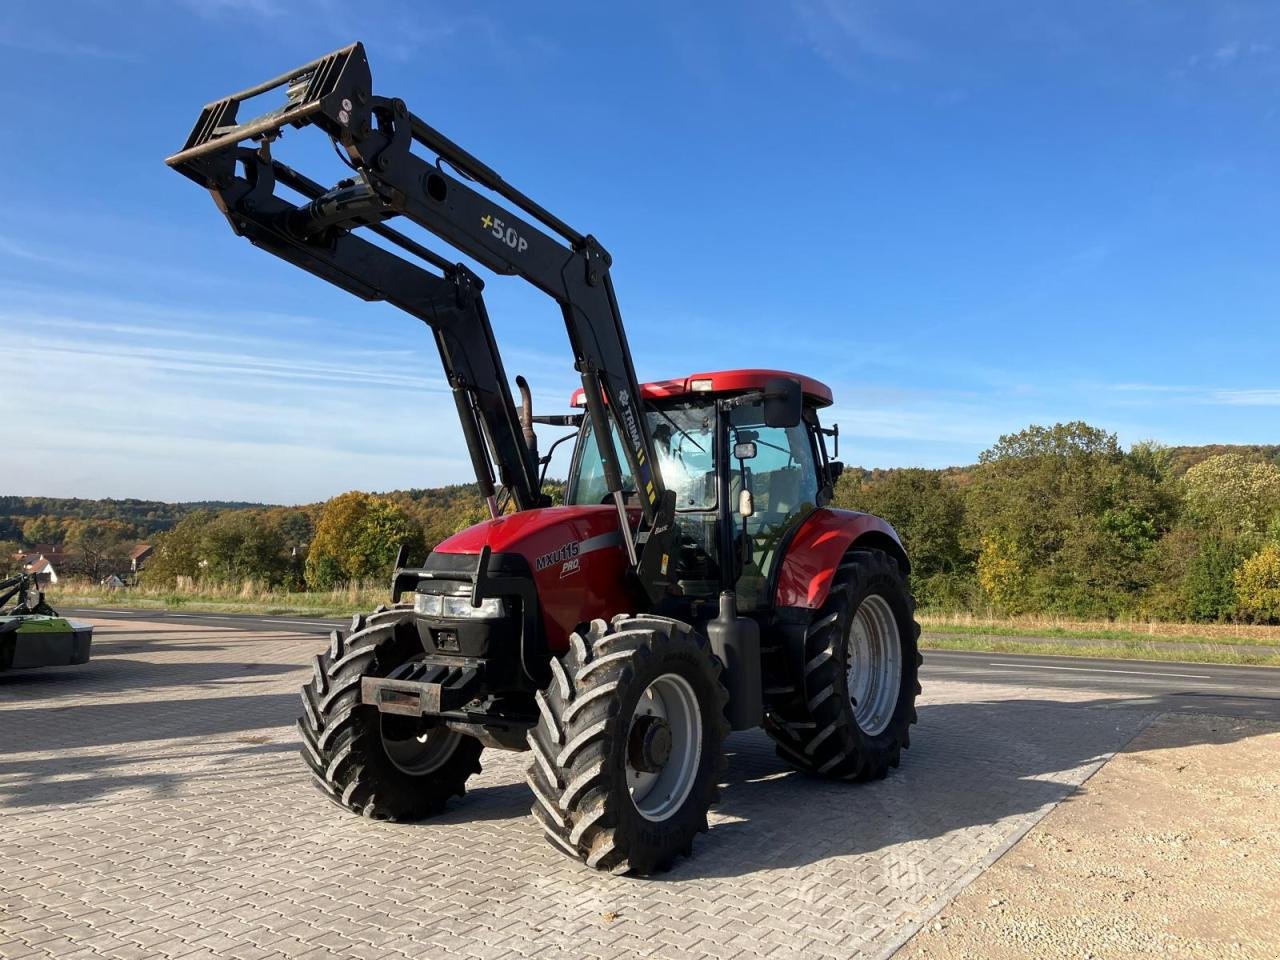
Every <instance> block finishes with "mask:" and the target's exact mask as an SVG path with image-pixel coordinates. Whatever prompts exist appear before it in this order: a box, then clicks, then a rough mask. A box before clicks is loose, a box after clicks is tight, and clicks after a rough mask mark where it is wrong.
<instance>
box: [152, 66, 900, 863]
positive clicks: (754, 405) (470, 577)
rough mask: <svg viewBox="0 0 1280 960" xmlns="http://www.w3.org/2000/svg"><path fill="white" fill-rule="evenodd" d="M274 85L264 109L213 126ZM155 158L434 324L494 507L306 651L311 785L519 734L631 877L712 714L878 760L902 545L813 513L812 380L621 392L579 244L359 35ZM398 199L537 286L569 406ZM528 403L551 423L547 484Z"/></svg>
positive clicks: (689, 817)
mask: <svg viewBox="0 0 1280 960" xmlns="http://www.w3.org/2000/svg"><path fill="white" fill-rule="evenodd" d="M279 87H284V88H285V102H284V104H283V105H282V106H279V107H277V108H275V109H273V110H271V111H270V112H268V113H266V114H264V115H262V116H259V117H257V118H255V119H250V120H240V119H238V118H237V115H236V114H237V110H238V108H239V106H240V104H241V103H242V102H243V101H245V100H247V99H250V98H253V97H256V96H259V95H262V94H265V93H268V92H270V91H272V90H274V89H276V88H279ZM286 126H292V127H296V128H302V127H307V126H314V127H317V128H319V129H320V130H321V131H322V132H323V133H325V134H327V135H328V136H329V137H330V138H331V140H332V141H333V143H334V146H335V147H336V148H337V149H338V150H339V151H340V155H341V156H342V157H343V159H344V162H346V163H347V164H348V166H349V167H350V168H351V172H352V175H351V176H350V177H347V178H346V179H343V180H342V181H340V182H339V183H337V184H336V185H335V186H333V187H325V186H323V185H322V184H319V183H316V182H315V181H313V180H311V179H309V178H307V177H306V176H304V175H302V174H300V173H298V172H297V171H295V170H294V169H293V168H291V167H289V166H287V165H286V164H284V163H282V162H281V161H279V160H278V159H275V158H274V157H273V156H272V153H271V145H272V143H273V142H274V141H275V140H276V139H277V138H278V137H279V136H280V135H281V133H282V131H283V129H284V128H285V127H286ZM246 141H250V142H252V145H249V143H246ZM415 146H417V147H421V148H425V150H426V151H428V152H429V153H431V154H433V155H434V158H435V159H434V160H431V161H428V160H426V159H423V158H422V157H421V156H419V155H418V153H417V152H415V150H414V149H412V148H413V147H415ZM168 163H169V164H170V165H171V166H173V167H174V168H176V169H177V170H178V171H180V172H181V173H183V174H184V175H186V176H187V177H189V178H191V179H192V180H194V181H196V182H197V183H199V184H200V185H201V186H203V187H205V188H207V189H208V190H209V191H210V193H211V194H212V195H213V198H214V200H215V202H216V203H217V205H218V207H219V209H220V210H221V211H222V212H223V214H224V215H225V216H226V217H227V219H228V220H229V221H230V223H231V226H232V228H233V230H234V231H235V232H236V233H237V234H239V235H241V236H244V237H246V238H247V239H249V240H250V241H251V242H252V243H254V244H255V245H257V246H259V247H261V248H263V249H265V250H267V251H268V252H270V253H273V254H275V255H276V256H278V257H281V258H283V259H285V260H288V261H289V262H291V263H293V264H295V265H297V266H300V267H302V268H303V269H305V270H307V271H309V272H310V273H313V274H315V275H316V276H319V277H321V278H323V279H325V280H328V281H329V282H331V283H333V284H335V285H336V286H339V287H341V288H343V289H345V290H348V291H350V292H351V293H354V294H356V295H357V296H359V297H361V298H362V299H365V300H385V301H387V302H390V303H392V304H394V305H396V306H397V307H399V308H401V309H402V310H404V311H406V312H408V313H409V314H411V315H413V316H415V317H417V318H419V319H420V320H422V321H423V322H425V323H426V324H427V325H428V326H429V327H430V328H431V330H432V332H433V334H434V335H435V339H436V344H437V346H438V348H439V352H440V358H441V361H442V363H443V365H444V369H445V372H446V374H447V376H448V379H449V383H450V385H451V387H452V390H453V396H454V400H455V402H456V405H457V410H458V415H459V419H460V421H461V425H462V431H463V436H464V438H465V440H466V443H467V447H468V450H469V452H470V457H471V461H472V465H473V467H474V469H475V474H476V478H477V483H478V487H479V491H480V495H481V497H482V498H483V499H484V501H485V502H486V504H487V505H488V509H489V511H490V517H491V519H489V520H487V521H485V522H483V523H480V524H477V525H476V526H473V527H471V528H469V529H467V530H464V531H462V532H461V533H458V534H456V535H455V536H453V537H451V538H449V539H448V540H445V541H444V542H443V543H441V544H439V545H438V546H437V547H436V548H435V549H434V550H433V551H431V553H430V555H429V556H427V557H426V559H425V561H424V562H423V563H422V564H421V566H410V565H409V564H408V558H407V557H405V556H404V555H403V551H402V555H401V558H400V560H399V562H398V563H397V565H396V570H395V574H394V581H393V586H392V601H393V606H392V607H390V608H389V609H380V610H379V611H378V612H375V613H373V614H370V615H369V616H358V617H356V618H355V619H354V621H353V623H352V625H351V630H350V632H348V633H345V634H344V633H342V632H338V631H335V632H334V634H333V635H332V639H331V642H330V645H329V648H328V650H327V651H325V652H323V653H321V654H320V655H319V656H317V657H316V660H315V670H314V675H313V677H312V678H311V680H310V682H309V683H307V684H306V686H305V687H304V688H303V691H302V706H303V715H302V717H301V718H300V720H299V730H300V732H301V736H302V754H303V757H304V758H305V760H306V762H307V764H308V766H309V767H310V770H311V773H312V774H313V776H314V779H315V781H316V783H317V784H318V785H319V786H320V788H321V789H322V790H323V791H324V792H325V793H326V794H327V795H328V796H329V797H330V798H331V799H332V800H333V801H334V802H335V803H337V804H339V805H341V806H343V807H346V808H347V809H349V810H352V811H355V812H357V813H360V814H363V815H365V816H369V817H375V818H381V819H390V820H416V819H420V818H423V817H427V816H430V815H432V814H436V813H439V812H440V811H442V810H443V809H444V807H445V804H446V802H447V801H448V800H449V798H450V797H452V796H455V795H462V794H463V792H464V790H465V785H466V782H467V780H468V778H469V777H471V776H472V775H473V774H475V773H477V772H478V771H479V770H480V754H481V751H482V750H483V749H484V748H486V747H489V748H496V749H504V750H528V751H529V752H530V755H531V763H530V765H529V773H528V781H529V785H530V787H531V788H532V790H533V801H534V802H533V815H534V817H535V818H536V819H537V820H538V822H539V823H540V824H541V826H542V828H543V830H544V831H545V833H546V835H547V838H548V839H549V840H550V841H551V842H552V843H553V844H554V845H555V846H557V847H559V848H560V849H561V850H562V851H564V852H565V853H566V854H568V855H569V856H571V857H574V858H576V859H578V860H581V861H584V862H585V863H587V864H588V865H589V866H591V867H594V868H596V869H600V870H609V871H613V872H619V873H621V872H627V871H632V872H636V873H651V872H654V871H661V870H665V869H667V868H668V867H669V866H670V865H671V864H672V862H673V861H674V860H675V858H676V857H678V856H679V855H681V854H686V855H687V854H688V853H689V852H690V849H691V846H692V843H693V839H694V836H695V834H697V833H698V832H700V831H704V830H706V829H707V811H708V808H709V807H710V806H711V804H712V803H713V802H714V801H715V800H716V798H717V795H718V785H719V780H720V777H721V774H722V772H723V769H724V754H723V744H724V739H725V737H726V735H727V734H728V733H729V731H730V730H731V729H732V730H745V729H750V728H752V727H756V726H763V727H764V730H765V732H766V733H767V734H768V735H769V736H770V737H772V738H773V740H774V742H775V743H776V745H777V750H778V753H779V755H780V756H781V757H782V758H783V759H784V760H786V761H787V762H788V763H790V764H791V765H792V766H794V767H796V768H797V769H799V770H801V771H804V772H806V773H810V774H814V775H819V776H823V777H829V778H834V779H839V780H847V781H855V782H856V781H864V780H873V779H878V778H881V777H883V776H884V775H885V774H886V772H887V771H888V770H889V768H890V767H895V766H897V765H898V762H899V758H900V755H901V752H902V750H903V749H905V748H906V747H907V746H908V739H909V728H910V726H911V724H912V723H913V722H914V721H915V719H916V713H915V698H916V695H917V694H918V693H919V690H920V687H919V684H918V682H917V675H918V670H919V665H920V656H919V654H918V652H917V647H916V639H917V636H918V634H919V628H918V627H917V625H916V623H915V620H914V618H913V610H914V604H913V601H912V598H911V593H910V590H909V588H908V583H907V578H908V574H909V571H910V564H909V561H908V559H907V555H906V553H905V551H904V550H903V548H902V545H901V543H900V542H899V540H898V537H897V535H896V534H895V533H894V531H893V529H892V528H891V527H890V526H889V525H888V524H887V523H885V522H884V521H883V520H880V519H878V518H876V517H873V516H869V515H867V514H862V513H854V512H850V511H846V510H836V509H832V508H830V507H829V506H827V505H826V504H827V503H828V502H829V501H830V499H831V496H832V490H833V487H834V485H835V482H836V479H837V477H838V476H839V475H840V471H841V468H842V465H841V464H840V463H839V462H838V461H835V460H832V459H830V458H829V457H828V452H827V439H828V438H829V437H830V438H833V439H835V440H836V442H838V431H837V430H836V429H834V428H831V429H827V428H824V427H823V426H822V425H821V423H820V421H819V416H818V414H819V411H820V410H821V409H822V408H823V407H826V406H828V405H829V404H830V403H831V391H830V390H829V389H828V388H827V387H826V386H824V385H823V384H821V383H819V382H818V381H817V380H813V379H811V378H809V377H805V376H800V375H796V374H791V373H784V372H781V371H775V370H731V371H721V372H712V373H697V374H693V375H692V376H687V377H683V378H680V379H675V380H663V381H659V382H653V383H645V384H643V385H642V384H640V383H639V382H638V381H637V379H636V375H635V371H634V369H633V366H632V359H631V352H630V350H629V348H628V346H627V340H626V335H625V333H624V330H623V326H622V319H621V315H620V313H619V311H618V305H617V300H616V298H615V296H614V290H613V283H612V280H611V277H610V273H609V269H610V265H611V260H610V257H609V255H608V254H607V253H606V252H605V250H604V249H603V247H601V246H600V244H599V243H598V242H597V241H596V240H595V238H594V237H591V236H589V235H586V234H582V233H579V232H578V231H576V230H574V229H573V228H572V227H570V226H569V225H567V224H566V223H564V222H563V221H561V220H559V219H558V218H557V217H555V216H554V215H553V214H551V213H549V212H548V211H547V210H545V209H543V208H542V207H541V206H539V205H538V204H537V203H535V202H534V201H533V200H531V199H529V198H528V197H526V196H525V195H524V194H522V193H520V192H519V191H517V190H515V189H514V188H513V187H511V186H510V185H509V184H507V183H506V182H505V181H504V180H503V179H502V178H501V177H499V176H498V175H497V174H496V173H495V172H494V171H493V170H491V169H490V168H489V167H487V166H485V165H484V164H483V163H481V162H480V161H479V160H477V159H476V158H475V157H473V156H471V155H470V154H469V153H467V152H466V151H465V150H463V149H462V148H460V147H459V146H458V145H457V144H455V143H453V142H452V141H450V140H449V139H447V138H446V137H444V136H443V135H441V134H440V133H439V132H437V131H436V130H434V129H433V128H431V127H430V126H428V125H427V124H426V123H425V122H423V121H422V120H421V119H419V118H418V117H417V116H415V115H413V114H412V113H410V112H409V111H408V110H407V109H406V108H405V105H404V103H403V101H401V100H398V99H387V98H383V97H378V96H374V95H373V92H372V86H371V80H370V74H369V67H368V63H367V61H366V59H365V54H364V49H363V47H362V46H361V45H360V44H353V45H352V46H350V47H346V48H344V49H342V50H339V51H336V52H335V53H332V54H330V55H328V56H326V57H322V58H320V59H319V60H315V61H313V62H311V63H308V64H305V65H304V66H302V67H299V68H298V69H296V70H293V71H290V72H289V73H287V74H284V75H282V76H280V77H277V78H275V79H274V80H271V81H268V82H266V83H264V84H260V85H259V86H256V87H252V88H250V89H248V90H245V91H242V92H241V93H238V94H235V95H233V96H230V97H227V98H225V99H223V100H219V101H217V102H215V103H212V104H210V105H209V106H207V107H206V108H205V109H204V111H203V112H202V114H201V116H200V119H199V121H198V122H197V124H196V126H195V129H194V130H193V131H192V133H191V136H190V137H189V138H188V140H187V143H186V145H185V147H184V148H183V149H182V150H181V151H180V152H178V153H177V154H175V155H174V156H172V157H170V158H169V160H168ZM279 187H283V188H286V189H287V190H288V191H289V192H290V194H292V196H282V195H281V194H280V193H278V192H277V189H278V188H279ZM502 201H505V203H504V202H502ZM510 207H514V208H516V209H518V210H519V211H520V214H519V215H517V214H513V213H512V212H511V211H510ZM397 216H402V217H404V218H406V219H407V220H409V221H411V222H413V223H416V224H418V225H419V226H421V227H423V228H425V229H426V230H428V231H429V232H431V233H432V234H434V235H435V236H436V237H438V238H440V239H442V240H444V241H446V242H448V243H449V244H451V245H452V246H454V247H455V248H457V249H458V250H460V251H462V252H464V253H465V254H466V255H468V256H469V257H470V258H471V259H472V260H473V261H475V262H477V263H478V264H480V265H481V266H483V267H485V268H487V269H489V270H492V271H493V272H495V273H498V274H508V275H516V276H520V277H523V278H524V279H525V280H527V281H529V282H530V283H532V284H533V285H534V286H535V287H537V288H538V289H540V290H542V291H543V292H545V293H547V294H548V295H549V296H551V297H552V298H553V299H555V300H556V301H557V302H558V303H559V305H560V307H561V310H562V312H563V315H564V321H565V326H566V329H567V331H568V335H569V343H570V345H571V347H572V350H573V353H574V361H575V364H574V365H575V369H576V370H577V371H578V373H579V374H580V375H581V379H582V388H581V389H580V390H578V391H577V392H576V393H575V395H574V397H573V398H572V402H571V406H572V407H574V408H577V410H576V412H573V413H568V414H557V415H551V416H546V415H543V416H535V415H534V414H533V411H532V404H531V402H530V396H529V390H528V387H527V385H526V383H525V382H524V380H523V379H522V378H519V377H517V378H516V383H517V386H518V388H519V392H520V394H521V402H520V405H519V407H517V405H516V403H515V400H514V398H513V395H512V392H511V389H510V387H509V385H508V381H507V376H506V373H505V371H504V369H503V365H502V360H501V357H500V355H499V353H498V350H497V346H496V343H495V341H494V336H493V331H492V328H491V326H490V324H489V318H488V315H487V313H486V311H485V308H484V303H483V300H482V297H481V290H482V288H483V283H482V282H481V280H480V278H479V277H478V276H477V275H476V274H475V273H473V272H472V270H471V269H469V268H468V267H467V266H465V265H463V264H461V263H453V262H450V261H449V260H448V259H446V258H444V257H442V256H440V255H439V254H437V253H435V252H434V251H433V250H431V249H429V248H428V247H426V246H424V245H423V244H421V243H420V242H418V241H417V240H415V239H413V238H411V237H409V236H407V235H405V234H404V233H401V232H400V231H398V230H396V229H393V228H392V227H390V226H388V221H390V220H392V219H393V218H394V217H397ZM370 234H372V235H373V237H370ZM375 238H376V239H375ZM414 413H415V412H414V411H409V410H406V411H403V414H402V415H404V416H406V417H408V416H413V415H414ZM535 425H542V426H551V427H557V426H558V427H563V428H568V429H569V430H570V432H569V433H568V434H566V435H565V436H562V437H561V438H560V439H559V440H557V441H556V444H558V443H560V442H561V441H562V440H566V439H570V438H572V439H574V441H575V447H574V452H573V457H572V462H571V466H570V469H569V479H568V483H567V485H566V487H565V491H564V505H563V506H552V505H551V502H550V499H549V497H548V496H547V495H546V494H545V493H544V492H543V473H544V472H545V469H546V466H547V464H548V463H549V462H550V453H551V451H550V450H549V451H548V453H547V454H546V455H540V454H539V451H538V438H537V435H536V433H535ZM554 446H555V445H554V444H553V448H554ZM495 468H496V477H495Z"/></svg>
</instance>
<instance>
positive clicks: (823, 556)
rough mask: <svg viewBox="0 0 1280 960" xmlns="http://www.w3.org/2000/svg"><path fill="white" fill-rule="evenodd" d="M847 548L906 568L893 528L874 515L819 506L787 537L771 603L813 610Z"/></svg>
mask: <svg viewBox="0 0 1280 960" xmlns="http://www.w3.org/2000/svg"><path fill="white" fill-rule="evenodd" d="M852 547H867V548H872V549H877V550H883V551H884V552H885V553H887V554H889V556H891V557H893V558H894V559H895V560H897V561H898V565H899V566H900V567H901V568H902V572H903V573H910V572H911V564H910V561H909V560H908V559H907V551H906V550H905V549H904V548H903V546H902V541H901V540H900V539H898V534H897V532H896V531H895V530H894V529H893V527H891V526H889V524H887V523H886V522H885V521H883V520H881V519H880V518H879V517H876V516H872V515H871V514H869V513H858V512H857V511H854V510H835V509H832V508H829V507H820V508H818V509H817V510H814V511H813V512H812V513H810V514H809V515H808V516H807V517H805V518H804V521H803V522H802V523H801V524H800V527H799V528H798V529H797V530H796V532H795V534H793V535H792V537H791V540H790V542H789V543H788V544H787V553H786V556H785V557H784V558H783V560H782V565H781V567H780V569H779V571H778V584H777V587H776V588H775V590H774V597H773V603H774V607H775V608H777V607H803V608H806V609H809V610H816V609H818V608H819V607H821V606H822V605H823V604H824V603H826V602H827V594H829V593H830V592H831V578H832V577H833V576H834V575H835V572H836V568H837V567H838V566H840V561H841V559H842V558H843V557H844V555H845V554H846V553H847V552H848V551H849V549H850V548H852Z"/></svg>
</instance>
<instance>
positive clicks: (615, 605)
mask: <svg viewBox="0 0 1280 960" xmlns="http://www.w3.org/2000/svg"><path fill="white" fill-rule="evenodd" d="M485 546H488V547H489V549H490V550H491V551H493V553H495V554H513V553H514V554H519V555H520V556H522V557H524V558H525V560H527V561H528V563H529V569H530V570H531V571H532V572H533V581H534V584H535V585H536V587H537V589H538V600H539V603H540V604H541V606H542V618H543V626H544V627H545V629H546V633H547V645H548V647H550V649H551V650H552V651H554V652H557V653H558V652H560V651H563V650H566V649H567V648H568V646H569V634H570V633H571V632H573V630H574V628H575V627H577V626H578V624H580V623H585V622H587V621H589V620H594V619H596V618H597V617H602V618H605V619H608V618H609V617H611V616H613V615H614V614H618V613H635V612H636V609H637V606H636V597H635V595H634V594H633V593H632V590H631V588H630V587H629V586H628V584H629V580H628V578H627V576H626V573H627V555H626V547H625V546H624V544H623V541H622V531H621V530H620V529H619V528H618V513H617V511H616V510H615V509H614V508H613V507H611V506H573V507H545V508H542V509H539V510H525V511H523V512H521V513H513V514H510V515H508V516H504V517H499V518H498V519H497V520H486V521H485V522H483V523H478V524H476V525H475V526H473V527H468V528H467V529H466V530H463V531H461V532H460V533H456V534H454V535H453V536H452V537H449V538H448V539H447V540H444V541H442V542H441V543H440V544H439V545H438V546H437V547H436V548H435V550H434V551H432V553H433V554H464V555H466V554H472V555H477V554H479V553H480V551H481V549H482V548H484V547H485Z"/></svg>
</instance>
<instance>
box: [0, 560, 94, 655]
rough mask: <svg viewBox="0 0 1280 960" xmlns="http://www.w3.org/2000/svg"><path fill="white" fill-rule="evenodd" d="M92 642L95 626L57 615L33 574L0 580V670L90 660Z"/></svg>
mask: <svg viewBox="0 0 1280 960" xmlns="http://www.w3.org/2000/svg"><path fill="white" fill-rule="evenodd" d="M11 601H12V602H13V606H11V607H6V604H9V603H10V602H11ZM92 642H93V627H92V626H90V625H89V624H87V623H81V622H79V621H77V620H68V619H67V618H66V617H60V616H58V614H57V612H56V611H55V610H54V609H53V608H52V607H51V606H49V604H47V603H46V602H45V599H44V593H43V592H42V591H41V590H40V589H39V587H38V586H37V584H36V582H35V578H34V577H32V576H30V575H29V574H25V573H24V574H21V575H20V576H16V577H10V578H9V579H8V580H0V673H3V672H4V671H6V670H26V669H29V668H31V667H64V666H69V665H71V664H76V663H88V662H89V646H90V644H92Z"/></svg>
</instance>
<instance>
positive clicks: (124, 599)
mask: <svg viewBox="0 0 1280 960" xmlns="http://www.w3.org/2000/svg"><path fill="white" fill-rule="evenodd" d="M46 598H47V599H48V601H49V603H50V604H52V605H53V607H54V609H60V608H62V607H83V608H93V609H104V610H110V609H126V610H182V611H187V612H191V613H255V614H261V615H263V616H278V617H325V618H329V617H335V618H336V617H349V616H351V615H352V614H353V613H361V612H368V611H370V610H372V609H374V608H375V607H376V606H378V605H379V604H381V603H390V602H391V594H390V591H389V590H388V589H387V585H386V584H385V583H379V584H377V585H373V584H361V585H359V586H354V587H349V588H343V589H340V590H329V591H316V592H308V593H293V592H289V591H284V590H264V589H260V588H254V587H251V586H249V585H246V586H243V587H226V588H220V587H212V588H210V587H204V588H201V589H199V590H194V589H187V590H165V589H160V588H154V587H128V588H124V589H119V590H106V589H103V588H101V587H97V586H89V585H82V584H71V585H68V586H65V587H64V586H63V585H62V584H59V585H58V586H57V587H55V588H53V589H52V590H49V591H46Z"/></svg>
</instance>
